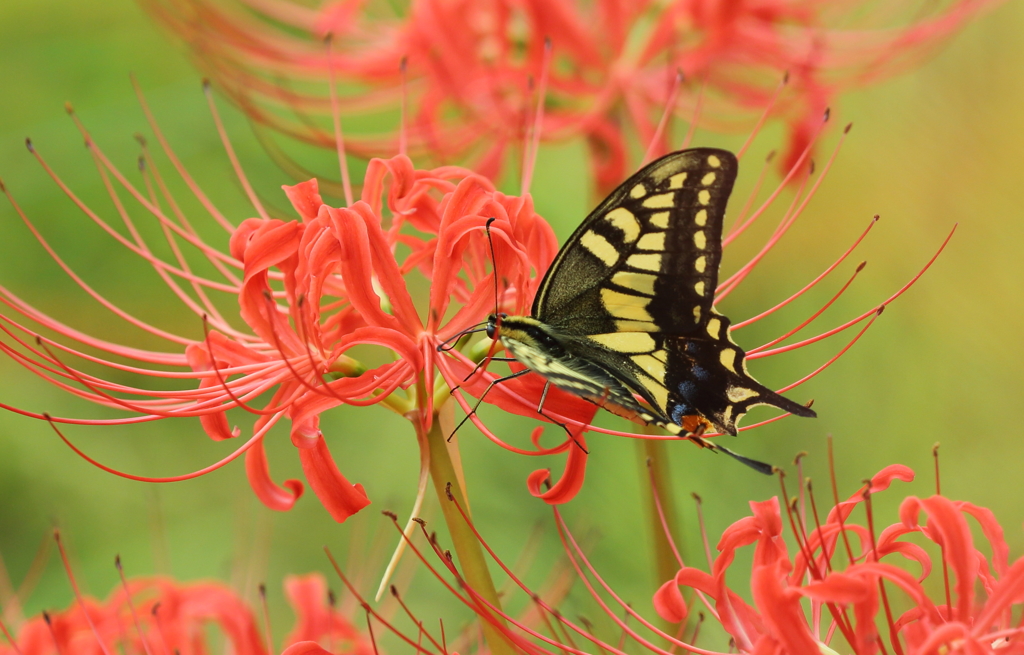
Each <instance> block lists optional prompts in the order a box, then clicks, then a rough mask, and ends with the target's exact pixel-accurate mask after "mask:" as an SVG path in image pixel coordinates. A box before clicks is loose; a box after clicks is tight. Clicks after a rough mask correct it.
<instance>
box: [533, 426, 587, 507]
mask: <svg viewBox="0 0 1024 655" xmlns="http://www.w3.org/2000/svg"><path fill="white" fill-rule="evenodd" d="M576 441H577V443H576V444H573V445H571V446H569V456H568V457H567V458H566V460H565V472H564V473H562V477H561V478H560V479H559V480H558V482H556V483H555V484H554V485H552V487H551V488H550V489H547V490H544V489H542V487H543V485H544V483H545V482H547V481H548V480H550V479H551V471H549V470H548V469H540V470H537V471H534V472H533V473H531V474H530V475H529V477H527V479H526V487H527V489H529V490H530V493H531V494H533V495H534V496H535V497H536V498H540V499H541V500H543V501H544V502H546V503H548V504H549V505H561V504H562V503H567V502H569V501H570V500H572V499H573V498H575V497H576V494H578V493H579V491H580V489H581V488H582V487H583V478H584V477H585V476H586V472H587V453H586V451H585V450H584V449H585V448H586V447H587V442H586V441H584V439H583V435H580V436H578V437H576Z"/></svg>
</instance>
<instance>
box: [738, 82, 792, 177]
mask: <svg viewBox="0 0 1024 655" xmlns="http://www.w3.org/2000/svg"><path fill="white" fill-rule="evenodd" d="M788 83H789V71H787V72H786V73H785V74H784V75H783V76H782V80H780V81H779V84H778V86H776V87H775V91H774V93H772V97H771V99H770V100H769V101H768V104H767V105H766V106H765V108H764V111H763V112H761V117H760V118H758V119H757V123H756V124H755V125H754V129H753V130H751V131H750V136H748V137H747V140H746V141H745V142H744V143H743V147H742V148H740V149H739V151H738V152H737V153H736V159H743V155H744V153H746V152H747V148H749V147H750V145H751V144H752V143H753V142H754V138H755V137H757V135H758V133H759V132H760V131H761V128H762V127H763V126H764V123H765V121H766V120H768V116H769V115H770V114H771V112H772V109H774V108H775V103H776V102H778V100H779V95H781V94H782V89H784V88H785V87H786V85H787V84H788Z"/></svg>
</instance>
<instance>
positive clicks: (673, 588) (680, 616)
mask: <svg viewBox="0 0 1024 655" xmlns="http://www.w3.org/2000/svg"><path fill="white" fill-rule="evenodd" d="M653 602H654V611H656V612H657V613H658V616H660V617H661V618H663V619H665V620H666V621H668V622H669V623H682V622H683V621H685V620H686V617H687V615H688V614H689V610H688V608H687V607H686V601H685V600H684V599H683V594H682V592H680V591H679V585H678V584H676V581H675V579H674V578H673V579H672V580H669V581H668V582H666V583H665V584H663V585H661V587H660V588H659V589H658V591H656V592H654V599H653Z"/></svg>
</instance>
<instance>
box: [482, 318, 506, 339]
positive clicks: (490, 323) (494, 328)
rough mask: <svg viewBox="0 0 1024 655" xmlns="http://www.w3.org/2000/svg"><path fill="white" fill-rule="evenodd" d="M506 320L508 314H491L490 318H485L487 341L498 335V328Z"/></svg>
mask: <svg viewBox="0 0 1024 655" xmlns="http://www.w3.org/2000/svg"><path fill="white" fill-rule="evenodd" d="M506 318H508V314H506V313H505V312H498V313H495V314H491V315H490V316H488V317H487V330H486V331H487V338H488V339H493V338H494V335H496V334H497V333H498V327H499V326H500V325H501V322H502V321H503V320H504V319H506Z"/></svg>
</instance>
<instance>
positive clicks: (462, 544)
mask: <svg viewBox="0 0 1024 655" xmlns="http://www.w3.org/2000/svg"><path fill="white" fill-rule="evenodd" d="M427 442H428V443H429V445H430V477H431V478H432V479H433V480H434V490H435V491H436V492H437V498H438V500H439V501H440V502H441V511H442V512H444V520H445V523H447V524H448V532H449V533H450V535H451V539H452V544H453V545H454V546H455V554H456V555H458V557H459V563H460V564H461V565H462V577H463V578H464V579H465V581H466V584H468V585H469V586H470V587H472V588H473V591H474V592H476V593H477V594H478V595H480V596H481V597H482V598H484V599H485V600H486V601H487V602H488V603H490V604H491V605H492V606H493V607H495V608H500V607H501V602H500V601H499V600H498V592H497V590H496V589H495V588H494V581H493V580H492V579H491V573H490V571H489V570H488V568H487V560H486V558H485V557H484V551H483V548H482V547H481V546H480V542H479V541H478V540H477V538H476V535H474V534H473V531H472V530H471V529H470V527H469V525H467V524H466V520H465V519H464V518H462V515H461V514H460V513H459V510H458V508H456V507H455V503H453V502H452V501H450V500H448V492H447V489H448V485H451V487H450V488H451V493H452V496H454V497H455V499H456V500H458V501H459V504H460V505H461V506H462V508H463V510H466V508H467V507H469V505H468V503H467V502H466V494H465V492H464V491H463V489H462V485H460V484H459V476H458V475H456V473H455V466H454V465H453V464H452V458H451V456H450V455H449V454H448V444H447V443H446V440H445V435H444V433H443V431H442V430H441V422H440V421H439V420H438V417H437V416H435V417H434V421H433V424H432V426H431V428H430V431H429V432H428V433H427ZM498 621H499V622H501V623H502V624H503V625H504V620H503V619H501V618H498ZM482 624H483V630H484V638H485V639H486V640H487V644H488V645H489V646H490V651H491V653H492V654H493V655H515V653H516V651H515V649H514V648H513V647H512V645H511V644H510V643H509V642H508V640H506V639H505V637H504V636H503V635H502V634H501V632H500V631H499V630H498V629H497V628H496V627H494V626H493V625H491V624H490V623H488V622H485V621H482Z"/></svg>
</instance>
